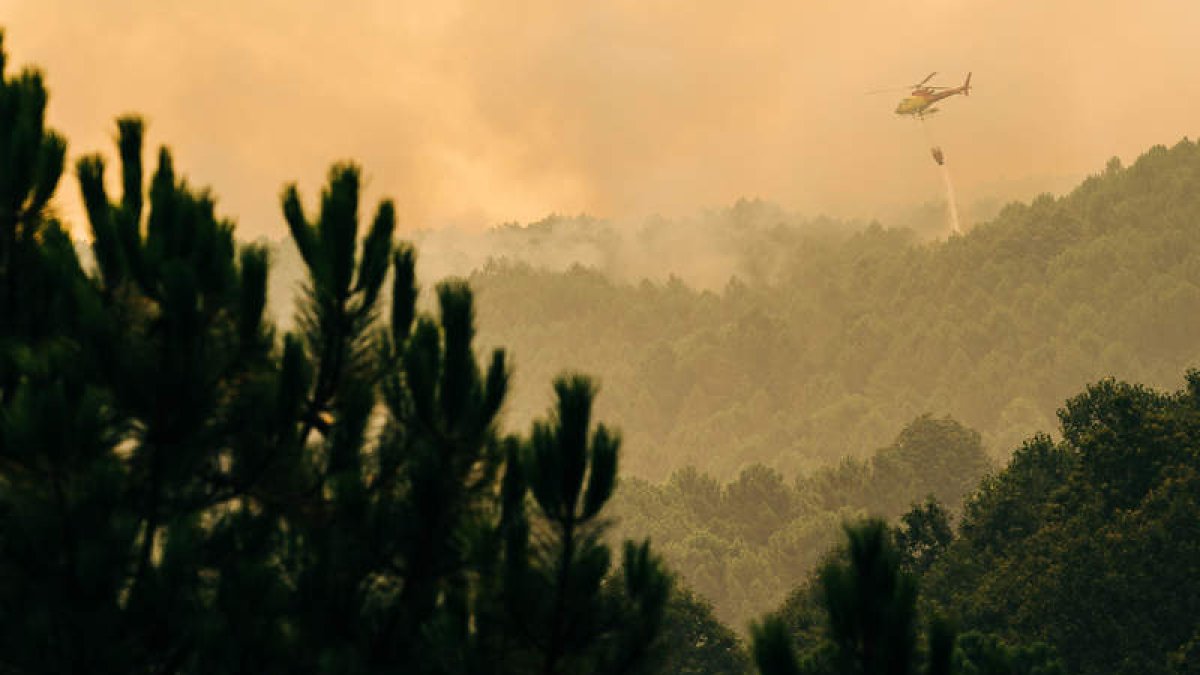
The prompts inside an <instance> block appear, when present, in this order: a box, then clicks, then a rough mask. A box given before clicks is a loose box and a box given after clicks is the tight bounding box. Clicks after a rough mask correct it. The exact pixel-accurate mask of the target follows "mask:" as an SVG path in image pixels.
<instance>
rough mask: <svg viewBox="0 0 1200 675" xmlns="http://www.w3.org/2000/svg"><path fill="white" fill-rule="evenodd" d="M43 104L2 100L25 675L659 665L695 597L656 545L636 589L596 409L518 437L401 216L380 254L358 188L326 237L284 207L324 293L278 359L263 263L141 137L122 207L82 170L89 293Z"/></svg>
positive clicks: (14, 493)
mask: <svg viewBox="0 0 1200 675" xmlns="http://www.w3.org/2000/svg"><path fill="white" fill-rule="evenodd" d="M0 62H2V59H0ZM0 66H2V63H0ZM0 70H2V68H0ZM45 103H46V97H45V91H44V89H43V88H42V87H41V80H40V77H38V76H37V75H36V74H34V73H31V72H27V73H25V74H23V75H22V76H20V77H18V78H17V79H15V80H10V79H4V80H3V88H2V89H0V163H2V166H3V167H4V173H3V174H2V175H0V228H2V229H0V247H2V248H0V296H2V297H0V303H3V304H0V311H2V313H0V318H2V319H3V320H2V321H0V623H2V624H3V625H4V626H5V631H2V632H0V670H3V671H5V672H9V671H15V672H84V671H86V672H154V673H192V672H197V673H199V672H203V673H223V672H266V673H274V672H278V673H284V672H324V673H383V672H414V673H421V672H428V673H484V672H493V673H498V674H499V673H519V672H529V671H531V670H533V671H540V672H546V673H560V672H595V673H616V672H638V671H639V669H643V670H644V669H645V668H646V667H648V666H649V665H651V664H653V662H654V660H653V656H654V654H655V647H656V637H657V634H658V630H659V625H660V623H661V621H662V616H663V608H664V604H665V601H666V598H667V595H668V591H669V587H670V580H669V579H668V577H667V576H666V574H665V573H664V572H663V570H662V566H661V563H660V562H659V560H658V559H657V557H656V556H654V555H653V554H652V553H651V551H650V548H649V545H648V543H643V544H640V545H635V544H632V543H627V544H626V546H625V548H624V555H623V564H622V565H621V566H620V567H619V568H618V569H612V566H611V564H610V560H609V558H610V552H609V548H608V546H607V545H605V544H604V543H603V542H602V541H601V535H602V534H603V532H604V525H605V521H604V518H603V514H602V511H603V508H604V506H605V504H606V503H607V501H608V499H609V497H610V496H611V494H612V490H613V487H614V485H615V482H616V470H617V450H618V445H619V444H618V440H617V435H616V434H615V433H614V432H611V431H609V430H608V429H607V428H606V427H604V426H603V425H600V426H599V427H598V428H597V429H596V430H595V432H594V433H592V434H591V436H590V437H589V430H590V419H591V418H590V416H591V406H592V401H593V398H594V394H595V391H594V389H593V388H592V386H591V385H590V383H589V382H588V381H587V380H586V379H584V378H578V377H576V378H571V379H564V380H562V381H561V382H560V383H559V384H558V385H557V392H558V396H559V401H558V408H557V412H556V414H555V415H554V416H552V419H551V420H550V421H548V422H544V423H540V424H538V425H536V426H535V427H534V430H533V433H532V436H531V438H530V439H528V440H525V439H521V438H518V437H516V436H505V435H503V434H501V433H500V431H499V426H498V425H499V422H498V420H499V412H500V410H501V407H502V403H503V400H504V397H505V393H506V391H507V385H508V378H509V371H508V366H507V362H506V359H505V355H504V352H503V351H500V350H496V351H494V352H493V353H492V354H491V355H490V358H488V359H487V360H486V361H484V362H483V364H481V363H479V362H477V360H476V356H475V352H474V349H473V346H472V342H473V338H474V334H475V328H474V304H473V303H474V301H473V297H472V293H471V290H470V288H469V287H468V286H467V285H466V284H465V283H463V282H458V281H451V282H444V283H442V284H440V285H438V286H437V288H436V295H437V310H438V313H437V316H428V315H425V314H423V313H420V312H418V311H417V297H418V287H417V284H416V279H415V274H414V268H415V252H414V251H413V249H412V248H411V247H408V246H406V245H400V246H396V245H394V244H393V240H392V237H393V232H394V229H395V209H394V208H393V206H392V205H391V203H390V202H386V201H385V202H383V203H381V204H380V205H379V207H378V208H377V210H376V212H375V215H374V217H373V220H372V222H371V226H370V228H369V229H368V230H367V232H366V234H365V236H364V237H361V238H360V237H359V201H360V195H359V188H360V170H359V169H358V167H357V166H355V165H353V164H350V163H342V164H337V165H334V167H333V168H332V169H331V171H330V174H329V181H328V185H327V186H326V188H325V190H324V191H323V193H322V196H321V201H320V208H319V211H318V213H317V214H316V216H315V218H312V217H310V216H309V215H308V214H306V213H305V210H304V208H303V206H302V204H301V201H300V197H299V192H298V190H297V189H296V188H295V187H294V186H289V187H288V188H286V189H285V191H284V194H283V199H282V207H283V215H284V220H285V221H286V222H287V224H288V227H289V229H290V231H291V235H292V239H293V242H294V243H295V245H296V246H297V248H298V249H299V251H300V253H301V256H302V257H303V259H304V262H305V264H306V266H307V271H308V282H307V286H306V289H305V290H306V293H305V296H304V298H303V299H302V301H301V304H300V308H299V322H298V324H299V328H298V330H297V331H296V332H295V333H289V334H287V335H284V336H283V337H282V339H278V338H277V335H276V333H275V330H274V329H273V328H272V327H271V326H270V325H269V324H268V323H266V322H264V319H263V310H264V307H265V305H266V279H267V271H268V267H269V256H268V253H267V251H266V250H265V249H264V248H261V247H256V246H241V245H239V244H237V243H236V242H235V240H234V237H233V231H234V227H233V223H232V221H230V220H228V219H225V218H221V217H219V216H218V215H217V214H216V209H215V199H214V198H213V197H212V196H211V194H210V193H209V192H207V191H205V190H196V189H194V188H192V187H190V186H189V185H188V184H187V182H186V181H184V180H182V179H180V178H178V177H177V174H176V171H175V168H174V162H173V159H172V157H171V154H170V153H169V152H168V151H167V150H166V149H165V148H164V149H162V150H161V151H160V152H159V155H158V162H157V166H156V168H155V170H154V173H153V176H152V177H151V179H150V181H149V185H148V187H146V186H144V183H145V177H144V175H143V168H142V157H141V153H142V143H143V137H144V124H143V123H142V121H141V120H140V119H139V118H137V117H133V116H127V117H123V118H121V119H119V120H118V122H117V146H118V151H119V156H120V160H121V181H120V183H121V196H120V199H119V201H113V200H111V199H110V198H109V196H108V192H107V188H106V185H105V169H106V162H105V160H104V159H103V157H102V156H100V155H89V156H85V157H83V158H82V159H80V160H79V161H78V163H77V165H76V175H77V177H78V180H79V184H80V188H81V191H82V193H83V198H84V204H85V206H86V213H87V220H88V224H89V226H90V228H91V234H92V240H93V253H94V259H95V270H94V271H93V272H92V273H90V274H89V273H85V272H84V270H83V268H82V267H81V265H80V264H79V261H78V258H77V257H76V254H75V251H74V247H73V245H72V243H71V241H70V239H69V237H67V235H66V234H65V233H64V232H63V230H62V228H61V227H59V226H58V224H57V223H56V222H55V221H54V220H53V218H51V217H49V210H48V203H49V199H50V196H51V195H52V194H53V192H54V187H55V185H56V184H57V180H58V176H59V174H61V170H62V161H63V154H64V148H65V143H64V142H63V141H62V140H61V138H60V137H58V136H56V135H54V134H53V133H52V132H48V131H45V130H44V125H43V119H44V117H43V116H44V110H45ZM360 241H361V244H360ZM389 272H390V273H391V276H392V286H391V289H390V293H391V297H390V306H389V307H386V309H387V310H388V311H386V312H385V311H384V306H385V305H388V302H384V301H382V296H383V295H384V293H383V291H384V284H385V281H386V278H387V276H388V274H389ZM385 314H386V315H387V316H386V317H385V316H384V315H385ZM585 477H586V483H587V487H586V490H585V489H584V487H583V484H584V481H585ZM530 592H535V593H536V594H537V595H536V600H538V601H539V602H534V603H533V604H532V605H531V604H530V596H529V593H530ZM541 601H544V603H545V604H539V603H540V602H541Z"/></svg>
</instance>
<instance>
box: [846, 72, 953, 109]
mask: <svg viewBox="0 0 1200 675" xmlns="http://www.w3.org/2000/svg"><path fill="white" fill-rule="evenodd" d="M934 75H937V72H932V73H930V74H929V75H928V76H927V77H926V78H925V79H923V80H921V81H920V82H918V83H917V84H914V85H912V86H911V87H904V89H912V93H910V94H909V95H908V96H905V97H904V98H903V99H902V100H901V101H900V105H898V106H896V114H897V115H910V116H912V117H916V118H917V119H919V120H920V119H925V117H926V116H927V115H932V114H934V113H936V112H937V111H938V110H939V109H938V108H934V107H933V104H935V103H937V102H938V101H941V100H944V99H947V98H950V97H951V96H954V95H955V94H962V95H963V96H969V95H970V94H971V73H967V79H966V80H964V81H963V83H962V85H961V86H958V87H933V86H929V85H928V84H927V83H928V82H929V81H930V80H932V79H933V76H934ZM885 91H896V90H895V89H882V90H879V91H873V92H870V93H872V94H879V93H883V92H885Z"/></svg>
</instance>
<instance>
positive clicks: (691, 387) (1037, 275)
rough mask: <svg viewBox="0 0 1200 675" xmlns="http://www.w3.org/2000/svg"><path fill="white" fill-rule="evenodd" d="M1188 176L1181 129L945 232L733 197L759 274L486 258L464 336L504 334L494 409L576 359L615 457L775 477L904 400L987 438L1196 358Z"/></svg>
mask: <svg viewBox="0 0 1200 675" xmlns="http://www.w3.org/2000/svg"><path fill="white" fill-rule="evenodd" d="M1198 187H1200V148H1198V147H1197V144H1196V143H1193V142H1191V141H1187V140H1185V141H1182V142H1180V143H1179V144H1177V145H1176V146H1175V147H1173V148H1169V149H1168V148H1165V147H1155V148H1153V149H1151V150H1150V151H1149V152H1147V153H1146V154H1145V155H1144V156H1142V157H1141V158H1139V159H1138V160H1137V161H1136V162H1135V163H1134V164H1133V165H1132V166H1130V167H1128V168H1122V167H1121V165H1120V162H1119V161H1117V160H1115V159H1114V160H1112V161H1110V163H1109V164H1108V166H1107V167H1106V168H1105V169H1104V171H1103V172H1101V173H1100V174H1098V175H1096V176H1093V177H1091V178H1089V179H1088V180H1086V181H1084V182H1083V184H1081V185H1080V186H1079V187H1078V188H1076V189H1075V190H1074V191H1073V192H1071V193H1070V194H1068V195H1065V196H1062V197H1058V198H1055V197H1052V196H1049V195H1046V196H1042V197H1039V198H1037V199H1035V200H1033V201H1032V202H1031V203H1028V204H1011V205H1009V206H1007V207H1005V208H1004V209H1003V210H1002V211H1001V213H1000V214H999V215H998V216H997V217H996V218H995V219H993V220H992V221H990V222H986V223H982V224H980V225H978V226H977V227H975V228H974V229H973V230H971V231H970V232H969V233H967V234H966V235H964V236H957V237H951V238H950V239H949V240H948V241H941V242H932V243H922V242H921V241H919V240H918V238H917V237H916V235H915V234H913V233H912V232H911V231H908V230H896V229H888V228H886V227H883V226H879V225H871V226H869V227H866V228H865V229H862V230H860V231H858V232H856V233H854V234H852V235H847V234H843V233H838V232H830V231H829V230H828V229H823V230H814V229H811V228H804V227H796V226H791V225H786V224H780V225H778V226H772V225H771V222H772V221H771V218H772V216H773V214H772V213H771V212H770V211H764V210H758V211H757V212H756V209H757V208H758V207H756V205H754V204H751V203H748V204H742V205H739V206H738V207H735V209H734V210H733V213H732V214H731V215H736V216H738V217H737V218H730V221H731V222H739V223H741V225H740V226H739V229H738V230H737V231H736V232H737V237H734V239H736V240H738V241H739V244H738V246H739V249H738V250H743V251H752V250H761V251H764V252H766V253H764V257H763V265H762V266H761V268H759V269H760V272H761V274H760V277H759V278H758V279H747V278H745V277H736V278H734V279H732V280H731V281H730V282H729V283H728V284H727V285H726V286H725V288H724V289H722V290H721V291H720V292H708V291H700V290H696V289H694V288H691V287H689V286H688V285H685V284H684V283H682V282H680V281H677V280H675V281H668V282H663V283H659V282H643V283H625V282H619V281H614V280H613V279H611V278H609V277H607V276H605V275H604V274H602V273H600V272H598V271H594V270H591V269H587V268H583V267H579V268H575V269H570V270H566V271H551V270H546V269H539V268H536V267H533V266H529V265H515V264H503V263H497V264H492V265H490V266H488V267H487V268H485V269H483V270H480V271H478V272H477V273H475V274H474V275H472V277H471V283H472V286H473V287H474V288H476V289H478V292H479V294H480V297H481V298H482V299H483V302H482V303H481V306H482V309H481V312H480V324H481V327H480V335H481V339H482V340H483V341H484V342H485V343H487V344H505V345H509V346H511V347H512V349H513V351H514V353H515V354H516V355H517V361H516V363H517V366H518V375H517V378H516V386H515V391H514V396H513V399H512V402H511V405H510V407H509V411H508V418H509V419H510V420H515V421H523V420H524V419H526V418H528V417H530V416H532V415H533V414H535V413H536V412H540V410H541V408H542V401H544V400H545V394H546V392H545V390H544V385H541V384H539V383H543V382H545V381H547V378H548V377H549V376H550V375H551V374H552V373H554V372H557V371H558V370H559V369H561V368H562V367H563V366H565V365H567V364H571V365H573V366H574V367H578V368H582V369H584V370H586V371H588V372H592V373H596V374H597V376H598V377H599V379H600V381H601V382H602V384H603V386H604V387H605V388H606V389H607V390H609V391H612V392H614V395H613V396H610V397H607V403H606V404H605V408H604V411H605V413H606V414H608V415H611V416H612V417H614V418H615V419H620V420H622V423H623V425H624V428H625V430H626V437H627V439H628V440H629V441H630V446H631V447H632V448H634V450H633V451H632V452H631V453H630V456H629V462H628V465H627V467H628V470H629V471H631V472H632V473H633V474H635V475H640V476H643V477H647V478H651V479H663V478H665V477H666V476H667V475H668V474H669V473H670V471H671V470H672V469H675V468H679V467H683V466H695V467H697V468H699V469H700V470H702V471H705V472H708V473H711V474H713V475H714V476H715V477H717V478H719V479H721V480H726V479H729V478H732V477H733V476H734V475H736V473H737V472H738V470H739V469H740V468H741V467H743V466H746V465H749V464H751V463H756V462H761V463H763V464H766V465H767V466H770V467H774V468H776V469H778V470H780V471H781V472H782V473H783V474H784V475H785V476H787V477H789V478H790V477H792V476H795V475H796V474H797V472H798V471H801V470H808V469H811V468H814V467H817V466H821V465H825V464H828V463H831V462H836V461H838V460H839V459H840V458H842V457H844V456H858V457H862V456H865V455H866V454H867V453H869V452H870V451H871V449H873V448H876V447H881V446H883V445H885V444H886V443H887V442H888V440H889V439H890V438H891V437H892V436H893V435H895V434H896V432H897V431H898V430H899V429H901V428H903V426H904V425H905V424H906V423H907V422H908V421H910V420H912V419H913V418H914V417H916V416H917V415H920V414H923V413H925V412H931V413H934V414H935V415H944V414H949V415H951V416H953V417H954V418H955V419H957V420H959V421H961V422H962V423H963V424H965V425H967V426H968V427H971V428H974V429H978V430H980V432H981V433H982V434H983V439H984V444H985V445H986V446H987V447H988V448H989V450H990V451H991V452H992V453H993V454H994V455H996V456H997V457H1001V458H1002V457H1005V456H1006V455H1007V453H1009V452H1011V450H1012V449H1013V448H1015V447H1017V446H1018V445H1019V443H1020V441H1021V439H1023V438H1024V437H1026V436H1028V435H1030V434H1032V433H1034V432H1036V431H1050V430H1051V429H1052V428H1053V426H1054V424H1053V415H1054V410H1055V407H1056V406H1057V405H1058V403H1059V402H1061V401H1062V400H1063V399H1065V398H1066V397H1067V396H1068V395H1069V394H1070V393H1071V392H1073V391H1077V390H1078V389H1079V388H1080V387H1083V386H1084V385H1085V384H1086V383H1088V382H1090V381H1095V380H1097V379H1100V378H1102V377H1106V376H1116V377H1119V378H1123V379H1128V380H1131V381H1139V382H1145V383H1147V384H1151V385H1156V386H1166V385H1169V384H1170V383H1171V382H1173V381H1174V379H1175V378H1176V377H1177V374H1178V373H1179V372H1181V371H1182V370H1183V369H1184V368H1186V367H1187V365H1188V364H1190V363H1194V362H1195V361H1196V360H1197V358H1200V345H1198V344H1197V343H1196V341H1195V336H1196V335H1197V334H1200V313H1197V312H1196V311H1194V310H1195V308H1196V307H1197V306H1200V238H1197V237H1196V236H1195V223H1196V222H1198V221H1200V189H1197V188H1198ZM739 209H741V211H742V213H741V214H740V215H739V214H738V213H737V211H738V210H739ZM774 265H778V268H773V267H772V266H774Z"/></svg>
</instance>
